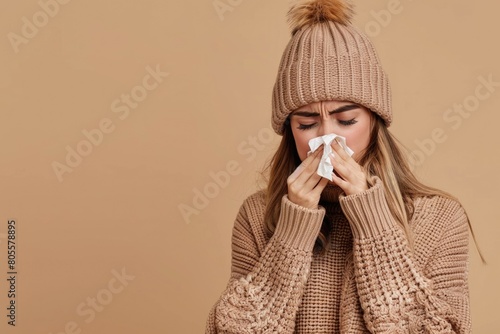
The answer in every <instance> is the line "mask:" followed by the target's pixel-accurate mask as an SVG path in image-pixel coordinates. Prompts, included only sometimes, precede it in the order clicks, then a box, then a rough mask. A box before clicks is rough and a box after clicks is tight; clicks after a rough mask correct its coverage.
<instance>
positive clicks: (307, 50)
mask: <svg viewBox="0 0 500 334" xmlns="http://www.w3.org/2000/svg"><path fill="white" fill-rule="evenodd" d="M351 15H352V9H351V7H350V6H349V5H348V4H346V3H343V2H342V1H339V0H336V1H333V0H330V1H326V0H325V1H319V0H315V1H314V0H313V1H303V2H302V3H300V4H298V5H296V6H294V7H292V9H291V10H290V12H289V20H290V22H291V25H292V37H291V40H290V42H289V44H288V45H287V47H286V49H285V52H284V54H283V57H282V60H281V63H280V68H279V71H278V76H277V81H276V84H275V86H274V91H273V116H272V125H273V128H274V130H275V131H276V132H277V133H278V134H280V135H282V136H283V138H282V140H281V144H280V146H279V148H278V150H277V152H276V154H275V155H274V157H273V159H272V161H271V163H270V175H269V180H268V186H267V189H266V190H265V191H260V192H257V193H255V194H253V195H252V196H250V197H249V198H247V199H246V200H245V202H244V203H243V205H242V206H241V208H240V211H239V213H238V215H237V218H236V221H235V224H234V229H233V237H232V267H231V278H230V280H229V283H228V285H227V288H226V290H225V291H224V292H223V294H222V296H221V297H220V298H219V300H218V301H217V303H216V304H215V305H214V307H213V308H212V310H211V312H210V315H209V318H208V321H207V327H206V333H470V332H471V320H470V311H469V295H468V269H467V267H468V218H467V215H466V213H465V211H464V209H463V207H462V206H461V204H460V203H459V201H458V200H457V199H456V198H454V197H453V196H451V195H449V194H447V193H445V192H442V191H440V190H438V189H434V188H431V187H427V186H425V185H423V184H422V183H420V182H419V181H418V180H417V179H416V178H415V176H414V175H413V174H412V172H411V170H410V168H409V164H408V161H407V158H406V157H405V156H404V155H403V154H402V153H401V152H402V151H401V149H400V146H399V145H398V143H397V141H396V140H395V138H394V137H393V136H392V135H391V133H390V132H389V131H388V129H387V128H388V127H389V125H390V124H391V122H392V111H391V105H390V88H389V84H388V80H387V78H386V75H385V73H384V71H383V70H382V67H381V65H380V63H379V60H378V57H377V55H376V53H375V50H374V48H373V46H372V44H371V43H370V41H369V40H368V39H367V38H366V37H365V36H364V35H363V34H362V33H361V32H359V31H358V30H357V29H356V28H355V27H353V26H352V25H351V24H350V19H351ZM332 133H333V134H335V135H338V136H341V137H343V138H345V141H346V142H345V143H346V144H347V146H348V147H349V148H350V149H352V150H353V151H354V154H353V155H352V156H351V155H350V154H348V153H347V152H346V151H345V150H344V148H343V146H342V145H339V144H337V143H336V141H335V140H334V141H333V142H332V144H331V149H332V151H333V155H330V160H331V164H332V165H333V168H334V172H333V173H332V176H331V178H332V181H329V180H328V179H327V178H325V177H321V176H319V175H318V173H317V169H318V166H319V165H320V163H321V158H322V155H323V152H324V149H325V148H324V147H321V148H320V149H318V150H316V151H314V152H313V153H312V154H308V152H309V151H310V147H309V146H308V144H309V141H310V140H311V139H312V138H315V137H319V136H324V135H327V134H332Z"/></svg>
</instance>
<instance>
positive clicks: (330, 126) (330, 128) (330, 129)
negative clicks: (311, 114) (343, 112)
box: [319, 116, 336, 136]
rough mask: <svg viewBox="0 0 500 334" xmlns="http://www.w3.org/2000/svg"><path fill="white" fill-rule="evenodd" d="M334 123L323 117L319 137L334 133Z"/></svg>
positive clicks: (329, 118)
mask: <svg viewBox="0 0 500 334" xmlns="http://www.w3.org/2000/svg"><path fill="white" fill-rule="evenodd" d="M334 123H335V121H334V120H332V119H331V117H328V116H327V117H324V118H322V120H321V127H320V129H319V132H320V136H324V135H328V134H330V133H336V132H335V125H334Z"/></svg>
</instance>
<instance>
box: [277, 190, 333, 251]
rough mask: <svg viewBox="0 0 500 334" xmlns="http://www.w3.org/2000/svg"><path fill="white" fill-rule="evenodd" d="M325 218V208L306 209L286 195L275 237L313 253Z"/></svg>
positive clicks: (282, 201) (282, 200) (282, 203)
mask: <svg viewBox="0 0 500 334" xmlns="http://www.w3.org/2000/svg"><path fill="white" fill-rule="evenodd" d="M324 216H325V209H324V208H323V207H321V206H320V207H318V209H308V208H304V207H302V206H300V205H297V204H295V203H293V202H292V201H290V200H289V199H288V196H287V195H284V196H283V197H282V199H281V211H280V216H279V219H278V223H277V225H276V231H275V232H274V236H275V238H278V239H279V240H281V242H282V243H284V244H286V245H289V246H290V247H292V248H296V249H300V250H304V251H312V249H313V247H314V243H315V242H316V239H317V238H318V234H319V231H320V230H321V225H322V224H323V217H324Z"/></svg>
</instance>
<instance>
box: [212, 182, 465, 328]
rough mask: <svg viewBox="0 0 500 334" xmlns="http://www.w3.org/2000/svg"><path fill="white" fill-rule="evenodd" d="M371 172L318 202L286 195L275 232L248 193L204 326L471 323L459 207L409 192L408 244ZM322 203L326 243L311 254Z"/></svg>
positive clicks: (259, 196) (259, 200)
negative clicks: (362, 187)
mask: <svg viewBox="0 0 500 334" xmlns="http://www.w3.org/2000/svg"><path fill="white" fill-rule="evenodd" d="M374 180H375V185H374V186H373V187H371V188H370V189H368V190H366V191H365V192H363V193H360V194H356V195H350V196H345V195H344V194H341V195H340V196H339V197H337V201H335V200H331V201H330V202H326V203H324V204H323V206H320V207H319V208H318V209H306V208H303V207H300V206H298V205H296V204H294V203H292V202H291V201H290V200H289V199H288V198H287V196H286V195H285V196H284V197H283V199H282V203H281V213H280V218H279V221H278V224H277V227H276V231H275V233H274V235H273V236H272V237H271V238H268V237H266V235H265V233H264V225H263V214H264V209H265V203H264V197H263V193H262V192H258V193H255V194H254V195H252V196H250V197H248V198H247V199H246V200H245V202H244V203H243V205H242V206H241V208H240V211H239V213H238V216H237V218H236V221H235V224H234V228H233V236H232V266H231V278H230V280H229V282H228V284H227V287H226V289H225V291H224V292H223V293H222V295H221V297H220V298H219V300H218V301H217V302H216V304H215V305H214V306H213V308H212V310H211V311H210V314H209V317H208V321H207V326H206V333H315V334H318V333H470V332H471V320H470V313H469V290H468V277H467V276H468V242H469V238H468V224H467V217H466V215H465V212H464V209H463V207H462V206H461V205H460V203H458V202H456V201H453V200H450V199H446V198H443V197H441V196H433V197H419V198H417V199H415V200H414V206H415V210H414V213H413V215H412V218H411V221H410V226H411V228H412V230H413V233H414V238H415V243H414V251H411V250H410V248H409V246H408V242H407V238H406V236H405V234H404V232H403V230H402V229H401V228H400V227H399V225H398V224H397V222H396V221H395V219H394V218H393V217H392V215H391V212H390V210H389V208H388V205H387V202H386V200H385V193H384V192H385V190H384V188H383V185H382V182H381V180H380V178H378V177H376V176H375V177H374ZM329 189H331V188H327V189H325V191H323V194H322V198H323V200H325V199H326V200H328V192H329V191H330V190H329ZM326 210H328V212H329V213H331V215H332V216H333V222H334V224H333V226H334V227H333V230H332V232H331V243H330V246H329V248H328V249H327V253H326V254H324V255H317V254H316V253H315V252H314V253H313V246H314V243H315V240H316V238H317V236H318V234H319V231H320V228H321V225H322V221H323V217H324V215H325V211H326Z"/></svg>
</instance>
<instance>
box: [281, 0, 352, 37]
mask: <svg viewBox="0 0 500 334" xmlns="http://www.w3.org/2000/svg"><path fill="white" fill-rule="evenodd" d="M353 14H354V11H353V8H352V4H351V3H348V2H346V1H343V0H307V1H299V2H298V3H296V4H295V5H293V6H292V7H291V8H290V10H289V11H288V15H287V16H288V23H289V25H290V28H291V30H292V36H293V35H295V33H296V32H297V31H299V30H300V29H301V28H302V27H304V26H309V25H313V24H317V23H320V22H325V21H333V22H337V23H340V24H342V25H348V24H350V23H351V19H352V16H353Z"/></svg>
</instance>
